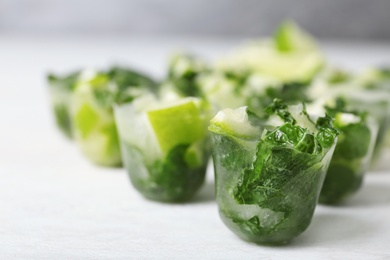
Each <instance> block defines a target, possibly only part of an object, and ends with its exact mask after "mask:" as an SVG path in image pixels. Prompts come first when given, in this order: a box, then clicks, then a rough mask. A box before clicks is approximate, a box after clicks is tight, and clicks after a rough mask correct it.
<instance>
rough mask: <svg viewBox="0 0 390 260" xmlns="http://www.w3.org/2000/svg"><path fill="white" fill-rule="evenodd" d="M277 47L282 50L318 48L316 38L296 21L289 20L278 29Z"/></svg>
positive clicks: (276, 35) (275, 38) (310, 49)
mask: <svg viewBox="0 0 390 260" xmlns="http://www.w3.org/2000/svg"><path fill="white" fill-rule="evenodd" d="M274 40H275V44H276V48H277V49H278V50H279V51H282V52H289V51H312V50H315V49H317V47H316V43H315V41H314V39H313V38H312V37H311V36H310V35H309V34H307V33H306V32H304V31H303V30H302V29H301V28H299V27H298V26H297V25H296V24H295V23H293V22H290V21H287V22H284V23H282V24H281V25H280V26H279V28H278V29H277V30H276V34H275V37H274Z"/></svg>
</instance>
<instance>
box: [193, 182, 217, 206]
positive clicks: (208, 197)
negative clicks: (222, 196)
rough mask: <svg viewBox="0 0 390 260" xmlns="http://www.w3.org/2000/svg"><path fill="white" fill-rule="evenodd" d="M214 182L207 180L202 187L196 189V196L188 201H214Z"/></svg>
mask: <svg viewBox="0 0 390 260" xmlns="http://www.w3.org/2000/svg"><path fill="white" fill-rule="evenodd" d="M214 190H215V188H214V182H211V181H207V182H206V183H205V184H204V185H203V187H202V188H201V189H200V190H199V191H198V193H197V194H196V196H195V197H194V198H193V199H192V200H191V201H190V203H203V202H212V201H215V195H214Z"/></svg>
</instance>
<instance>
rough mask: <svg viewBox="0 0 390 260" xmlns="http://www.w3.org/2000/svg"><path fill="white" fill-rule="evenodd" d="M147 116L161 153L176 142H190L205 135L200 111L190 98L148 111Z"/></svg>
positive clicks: (165, 151) (176, 143)
mask: <svg viewBox="0 0 390 260" xmlns="http://www.w3.org/2000/svg"><path fill="white" fill-rule="evenodd" d="M147 116H148V119H149V122H150V124H151V126H152V128H153V131H154V133H155V135H156V137H157V140H158V143H159V145H160V148H161V150H162V152H163V153H167V152H168V151H169V150H170V149H171V148H173V147H174V146H176V145H178V144H192V143H193V142H195V141H197V140H199V139H201V138H203V137H204V135H205V125H204V122H203V120H202V115H201V111H200V109H199V107H198V106H197V104H196V103H195V102H194V100H193V99H191V98H188V99H185V100H184V101H183V102H180V104H178V105H174V106H170V107H165V108H162V109H156V110H151V111H148V112H147Z"/></svg>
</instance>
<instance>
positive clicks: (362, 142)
mask: <svg viewBox="0 0 390 260" xmlns="http://www.w3.org/2000/svg"><path fill="white" fill-rule="evenodd" d="M336 122H337V120H336ZM336 127H338V128H339V129H340V130H341V134H340V135H339V137H338V143H337V145H336V148H335V152H334V154H333V157H332V160H331V161H330V165H329V169H328V172H327V174H326V178H325V181H324V185H323V187H322V190H321V194H320V198H319V201H320V203H323V204H338V203H341V202H343V201H345V200H346V199H348V198H349V197H350V196H352V195H353V194H355V193H356V192H357V191H358V190H359V188H360V187H361V185H362V182H363V177H364V174H365V172H366V171H367V170H368V168H369V166H370V162H371V158H372V155H373V151H374V146H375V142H376V140H377V139H376V137H377V133H378V123H377V121H376V120H375V119H374V118H372V117H368V118H367V119H366V121H365V122H362V123H360V122H352V123H351V124H346V125H342V126H339V125H337V123H336Z"/></svg>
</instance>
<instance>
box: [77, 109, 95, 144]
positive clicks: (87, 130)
mask: <svg viewBox="0 0 390 260" xmlns="http://www.w3.org/2000/svg"><path fill="white" fill-rule="evenodd" d="M98 123H99V115H98V113H97V112H96V111H95V109H94V108H93V107H92V106H91V105H89V104H88V103H84V104H83V105H82V106H81V107H80V108H79V110H78V111H77V113H76V115H75V127H76V130H77V131H78V132H79V133H80V135H81V137H82V138H86V137H88V135H89V134H91V133H92V131H93V130H94V129H95V128H96V126H97V125H98Z"/></svg>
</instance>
